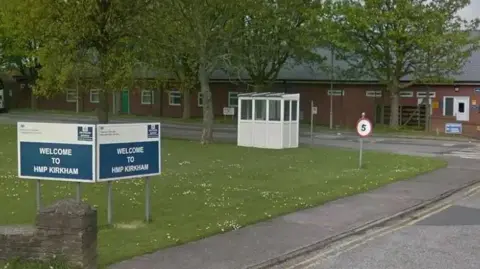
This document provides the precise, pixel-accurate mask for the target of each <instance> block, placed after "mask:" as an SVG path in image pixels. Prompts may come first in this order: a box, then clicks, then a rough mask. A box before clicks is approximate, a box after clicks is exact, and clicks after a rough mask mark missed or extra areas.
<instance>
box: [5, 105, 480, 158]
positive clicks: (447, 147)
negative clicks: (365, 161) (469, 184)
mask: <svg viewBox="0 0 480 269" xmlns="http://www.w3.org/2000/svg"><path fill="white" fill-rule="evenodd" d="M18 121H46V122H82V123H96V117H93V116H72V115H52V114H26V113H9V114H0V123H7V124H8V123H10V124H14V123H16V122H18ZM135 121H137V122H138V120H137V119H135V118H132V119H122V120H113V121H112V123H122V122H135ZM214 129H215V132H214V137H215V139H217V140H223V141H232V142H233V141H236V129H235V128H232V127H231V126H216V127H215V128H214ZM200 134H201V127H200V126H199V125H197V124H192V125H188V124H172V123H162V135H163V136H165V137H177V138H186V139H198V138H199V137H200ZM300 142H301V143H302V144H311V143H312V141H311V139H310V135H309V134H306V133H301V137H300ZM313 144H314V146H331V147H343V148H358V147H359V143H358V137H356V136H354V135H351V134H342V135H336V134H331V133H317V134H316V135H315V137H314V141H313ZM364 148H365V149H366V150H376V151H385V152H393V153H399V154H408V155H419V156H449V157H460V158H470V159H472V158H475V159H477V158H478V159H480V150H477V149H480V144H477V143H473V142H468V141H467V142H459V141H456V142H453V141H441V140H413V139H401V138H389V137H371V138H366V139H365V144H364Z"/></svg>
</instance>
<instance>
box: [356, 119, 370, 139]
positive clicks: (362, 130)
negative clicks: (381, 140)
mask: <svg viewBox="0 0 480 269" xmlns="http://www.w3.org/2000/svg"><path fill="white" fill-rule="evenodd" d="M357 133H358V135H359V136H361V137H366V136H369V135H370V134H371V133H372V123H371V122H370V120H369V119H367V118H361V119H360V120H359V121H358V123H357Z"/></svg>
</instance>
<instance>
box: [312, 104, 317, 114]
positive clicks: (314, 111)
mask: <svg viewBox="0 0 480 269" xmlns="http://www.w3.org/2000/svg"><path fill="white" fill-rule="evenodd" d="M317 113H318V108H317V107H316V106H314V107H312V114H313V115H317Z"/></svg>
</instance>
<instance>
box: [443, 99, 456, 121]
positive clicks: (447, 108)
mask: <svg viewBox="0 0 480 269" xmlns="http://www.w3.org/2000/svg"><path fill="white" fill-rule="evenodd" d="M454 101H455V98H454V97H444V98H443V116H451V117H453V116H454V108H453V103H454Z"/></svg>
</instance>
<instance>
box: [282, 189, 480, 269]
mask: <svg viewBox="0 0 480 269" xmlns="http://www.w3.org/2000/svg"><path fill="white" fill-rule="evenodd" d="M475 188H476V189H475V190H474V191H473V192H472V193H471V194H469V195H471V196H469V197H467V198H461V199H459V200H457V201H455V202H453V203H446V204H443V205H440V206H439V208H438V209H436V210H433V212H429V213H427V214H425V215H421V214H420V215H418V216H417V217H416V218H414V220H412V221H409V222H407V223H406V224H402V225H392V226H391V227H386V228H381V229H377V230H375V231H370V232H369V233H367V234H366V235H362V236H359V237H357V238H355V237H354V238H349V239H348V240H345V241H343V242H339V243H336V244H334V245H332V246H331V247H329V248H327V249H323V250H321V251H319V252H316V253H312V254H309V255H308V256H305V257H302V258H298V259H296V260H295V261H290V262H288V263H287V264H283V265H281V267H279V268H282V269H419V268H421V269H478V268H480V256H479V253H480V239H479V238H480V194H479V193H478V190H479V189H480V186H476V187H475Z"/></svg>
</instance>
